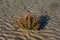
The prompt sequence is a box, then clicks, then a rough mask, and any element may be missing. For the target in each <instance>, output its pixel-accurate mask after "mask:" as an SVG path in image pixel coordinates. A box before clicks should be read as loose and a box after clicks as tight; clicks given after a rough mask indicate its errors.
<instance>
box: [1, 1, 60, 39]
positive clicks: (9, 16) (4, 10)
mask: <svg viewBox="0 0 60 40" xmlns="http://www.w3.org/2000/svg"><path fill="white" fill-rule="evenodd" d="M25 11H30V12H31V14H33V15H37V16H41V15H45V14H47V15H48V16H49V17H50V19H49V21H48V23H47V24H46V25H45V27H44V28H43V29H41V30H39V31H37V30H29V31H28V30H24V29H19V30H18V29H16V27H15V25H14V24H13V20H14V19H15V17H16V16H20V17H21V15H23V12H25ZM0 40H60V0H0Z"/></svg>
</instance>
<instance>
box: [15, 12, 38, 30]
mask: <svg viewBox="0 0 60 40" xmlns="http://www.w3.org/2000/svg"><path fill="white" fill-rule="evenodd" d="M14 24H15V25H16V26H17V28H23V29H29V30H37V29H38V28H39V19H38V17H36V16H34V15H32V14H30V13H29V12H25V13H24V14H23V16H22V18H20V17H17V18H16V19H15V20H14Z"/></svg>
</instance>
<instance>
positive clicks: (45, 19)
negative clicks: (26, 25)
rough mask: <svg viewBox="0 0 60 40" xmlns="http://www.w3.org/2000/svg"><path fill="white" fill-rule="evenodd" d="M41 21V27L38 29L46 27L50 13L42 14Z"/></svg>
mask: <svg viewBox="0 0 60 40" xmlns="http://www.w3.org/2000/svg"><path fill="white" fill-rule="evenodd" d="M39 20H40V21H39V22H40V25H39V28H38V30H40V29H44V27H45V26H46V24H47V23H48V21H49V20H50V17H49V16H48V15H45V16H40V17H39Z"/></svg>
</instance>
